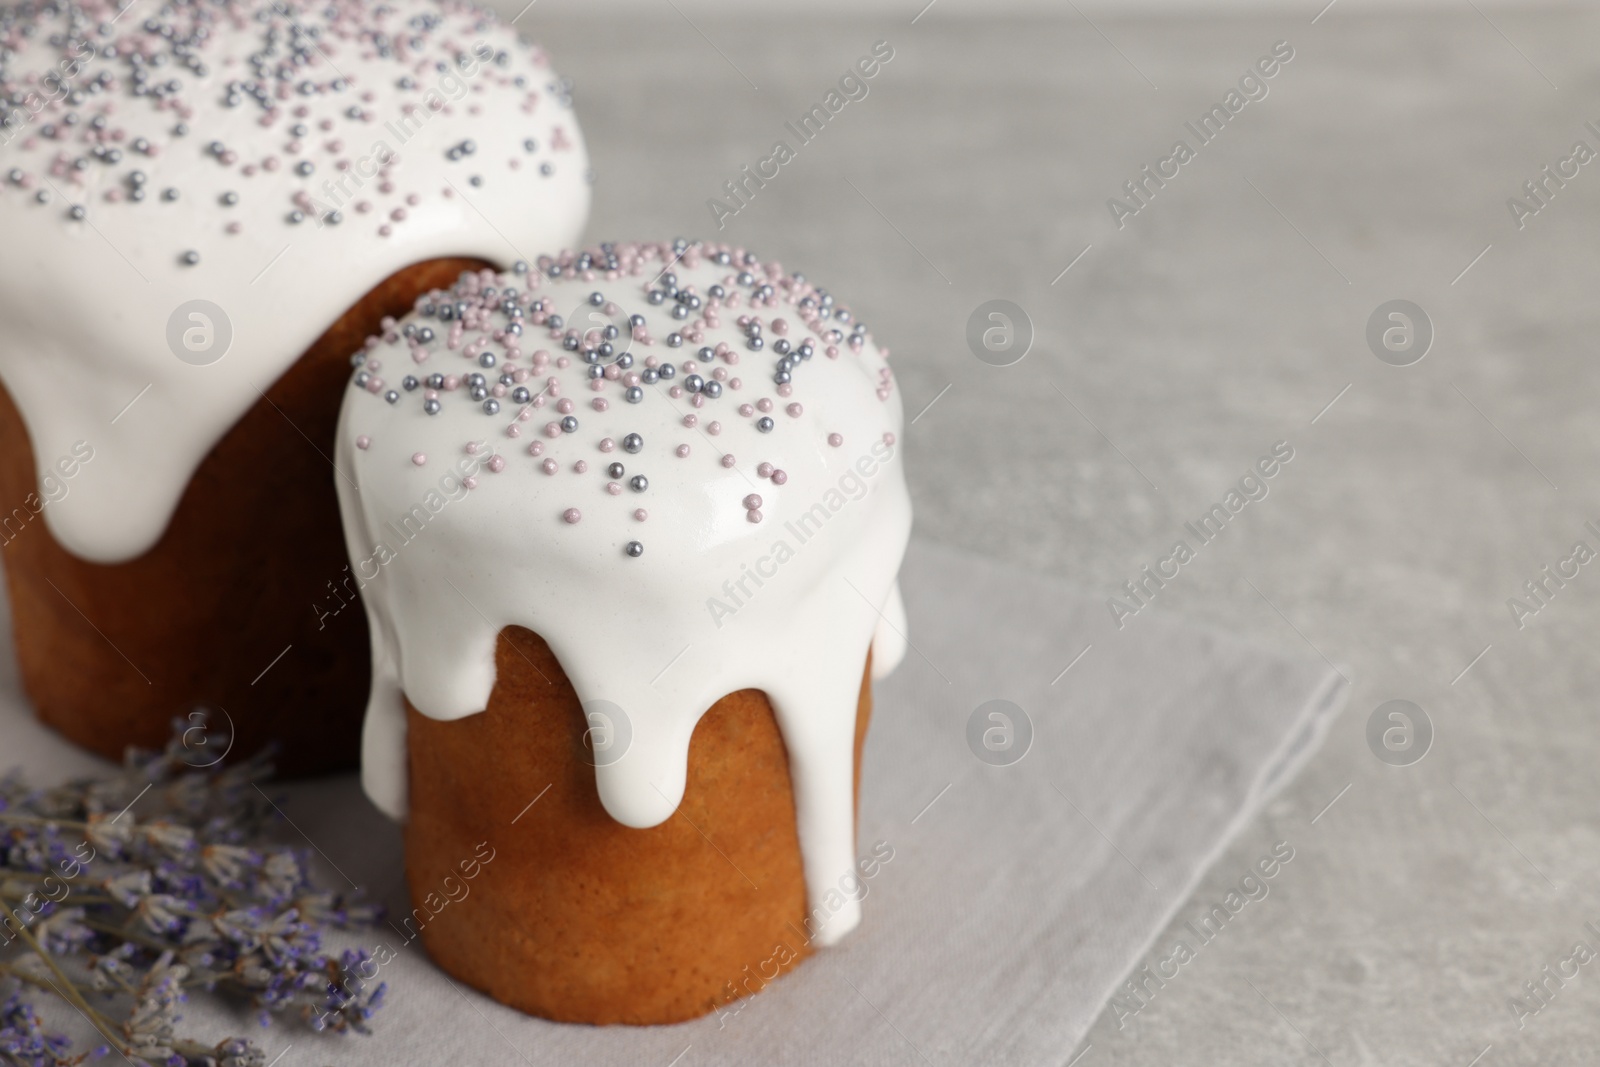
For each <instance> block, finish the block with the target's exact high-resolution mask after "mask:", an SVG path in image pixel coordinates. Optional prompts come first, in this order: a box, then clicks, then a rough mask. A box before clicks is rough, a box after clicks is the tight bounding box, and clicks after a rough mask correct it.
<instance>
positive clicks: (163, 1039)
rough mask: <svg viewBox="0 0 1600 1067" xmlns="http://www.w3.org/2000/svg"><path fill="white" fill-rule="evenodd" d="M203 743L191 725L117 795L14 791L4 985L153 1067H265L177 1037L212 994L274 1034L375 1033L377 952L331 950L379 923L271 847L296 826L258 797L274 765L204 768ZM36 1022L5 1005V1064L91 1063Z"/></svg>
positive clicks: (293, 853) (0, 909) (118, 781)
mask: <svg viewBox="0 0 1600 1067" xmlns="http://www.w3.org/2000/svg"><path fill="white" fill-rule="evenodd" d="M193 728H194V726H193V719H192V718H191V719H189V720H178V721H175V722H174V735H175V736H174V738H173V740H172V741H171V742H170V743H169V744H168V746H167V747H166V749H165V750H164V751H163V752H160V753H146V752H130V754H129V756H128V758H127V760H126V761H125V764H124V766H123V768H122V769H121V770H120V771H119V772H118V773H116V774H114V775H111V776H109V777H106V778H101V779H85V780H80V781H75V782H70V783H68V784H66V785H64V786H58V787H54V788H50V789H34V788H30V787H29V786H27V785H26V783H24V782H23V781H22V779H21V777H20V776H19V775H17V774H15V773H13V774H9V775H6V776H5V777H3V778H0V977H4V978H9V979H10V980H12V982H13V984H18V985H22V986H28V987H32V988H35V989H39V990H41V991H46V992H50V993H52V994H53V995H55V996H57V997H59V998H60V999H62V1000H64V1001H66V1002H67V1003H68V1004H70V1005H72V1007H73V1008H74V1009H76V1010H77V1012H78V1013H79V1014H81V1015H82V1016H83V1017H84V1018H85V1019H86V1020H87V1021H88V1022H89V1023H90V1024H91V1025H93V1026H94V1027H95V1028H96V1029H97V1030H98V1031H99V1032H100V1034H101V1036H102V1037H103V1038H104V1040H105V1041H106V1042H107V1047H106V1050H105V1051H109V1050H110V1049H115V1050H117V1051H118V1052H119V1053H121V1054H122V1055H123V1056H125V1057H127V1058H128V1059H129V1060H130V1061H131V1062H133V1063H135V1064H141V1065H143V1064H152V1065H153V1064H160V1065H163V1067H185V1065H193V1067H199V1065H202V1064H204V1065H207V1067H211V1065H217V1064H221V1065H225V1067H252V1065H255V1067H259V1065H260V1064H262V1063H264V1062H265V1057H264V1055H263V1054H262V1053H261V1051H260V1050H259V1049H258V1048H257V1047H256V1046H255V1045H253V1044H252V1043H251V1042H249V1041H247V1040H244V1039H239V1038H230V1039H228V1040H227V1041H224V1042H221V1043H219V1044H217V1045H204V1044H201V1043H199V1042H196V1041H192V1040H188V1039H186V1038H183V1037H181V1036H179V1035H178V1034H177V1031H176V1024H177V1023H178V1021H179V1018H180V1016H179V1015H178V1009H179V1007H180V1006H181V1005H182V1003H183V1002H184V1001H185V1000H186V999H187V997H188V995H189V992H190V991H191V990H193V989H196V988H199V989H203V990H207V991H224V992H229V993H232V994H234V995H236V996H238V995H242V996H243V997H244V998H245V999H246V1000H247V1001H248V1002H249V1003H250V1004H252V1005H253V1006H254V1007H255V1008H256V1009H257V1011H258V1013H259V1015H260V1018H261V1020H262V1022H263V1024H265V1023H266V1022H268V1021H269V1020H270V1018H271V1016H272V1015H274V1014H281V1013H284V1012H293V1013H296V1014H298V1015H299V1016H300V1017H301V1019H302V1020H303V1021H304V1022H306V1023H307V1024H308V1025H309V1026H311V1028H312V1029H314V1030H318V1031H321V1030H329V1029H331V1030H336V1031H346V1030H355V1031H357V1032H362V1033H366V1032H370V1031H369V1030H368V1023H369V1021H370V1019H371V1018H372V1015H373V1013H374V1012H376V1011H377V1009H378V1008H379V1007H380V1006H381V1004H382V1002H383V998H384V993H385V985H384V984H383V983H381V982H377V983H375V982H374V980H373V979H374V978H375V975H376V973H377V967H376V966H374V965H373V961H372V959H371V957H370V956H368V955H367V954H366V953H364V952H348V951H347V952H345V953H342V954H339V955H336V956H335V955H330V954H329V953H327V952H325V951H324V950H323V948H322V943H321V935H322V933H323V931H324V930H326V929H329V928H335V929H349V928H354V927H357V926H362V925H367V924H370V923H371V922H373V921H375V919H376V917H377V909H375V908H373V907H371V906H369V905H366V904H364V903H362V901H361V900H360V898H359V894H348V895H347V894H340V893H334V892H330V891H326V890H321V889H318V888H317V887H316V886H315V885H313V884H312V882H311V880H310V878H309V876H308V873H307V866H308V865H307V863H306V857H305V856H304V854H303V853H302V852H299V851H297V850H295V849H293V848H290V847H288V846H285V845H281V844H275V843H272V842H270V841H269V840H268V839H267V838H266V836H265V835H266V833H267V831H268V830H269V829H271V828H273V827H274V825H275V819H277V818H278V817H279V815H278V813H277V812H276V811H275V810H274V808H275V806H274V805H273V804H272V802H271V801H270V800H269V799H268V798H267V796H266V794H265V793H263V792H262V791H261V790H260V789H259V787H258V783H260V782H262V781H264V780H265V779H267V778H268V777H269V776H270V773H271V766H270V763H269V762H268V758H267V757H266V756H261V757H256V758H253V759H251V760H248V761H245V762H243V763H239V764H237V765H234V766H231V767H224V766H221V765H218V766H215V767H207V768H194V767H191V766H189V765H188V764H187V763H186V761H185V756H186V755H187V750H186V747H185V744H184V740H183V739H184V735H185V733H186V732H192V730H193ZM136 805H137V808H138V814H135V813H134V808H135V806H136ZM18 953H20V955H18ZM8 957H15V958H11V959H8ZM112 1005H120V1007H121V1008H122V1010H123V1014H122V1016H121V1018H120V1019H116V1020H114V1019H113V1018H112V1015H113V1014H114V1013H113V1012H112V1011H111V1010H110V1008H111V1006H112ZM36 1023H37V1015H36V1014H35V1013H33V1009H32V1006H31V1005H29V1004H27V1003H26V1001H24V1000H22V999H20V998H19V996H18V995H17V994H15V993H14V994H13V995H12V996H11V998H10V999H8V1000H6V1001H5V1002H4V1003H3V1004H0V1065H5V1067H12V1065H15V1067H22V1065H24V1064H25V1065H27V1067H66V1065H70V1064H76V1063H81V1062H82V1061H83V1059H84V1056H85V1054H73V1053H71V1052H70V1051H69V1048H70V1043H68V1042H67V1041H66V1039H65V1038H63V1037H61V1036H60V1035H53V1034H46V1033H44V1031H43V1030H42V1029H41V1028H40V1027H39V1026H38V1025H36Z"/></svg>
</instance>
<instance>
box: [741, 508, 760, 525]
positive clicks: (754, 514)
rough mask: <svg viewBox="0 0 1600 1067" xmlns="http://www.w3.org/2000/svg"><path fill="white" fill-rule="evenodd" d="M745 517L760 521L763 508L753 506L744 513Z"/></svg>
mask: <svg viewBox="0 0 1600 1067" xmlns="http://www.w3.org/2000/svg"><path fill="white" fill-rule="evenodd" d="M744 517H745V518H747V519H749V520H750V521H751V522H760V521H761V510H760V509H759V508H751V509H750V510H749V511H747V512H745V513H744Z"/></svg>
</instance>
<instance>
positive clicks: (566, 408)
mask: <svg viewBox="0 0 1600 1067" xmlns="http://www.w3.org/2000/svg"><path fill="white" fill-rule="evenodd" d="M556 410H557V411H559V412H561V414H563V415H571V414H572V401H571V400H568V399H567V398H566V397H562V398H561V399H560V400H558V401H556Z"/></svg>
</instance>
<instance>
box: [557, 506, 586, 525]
mask: <svg viewBox="0 0 1600 1067" xmlns="http://www.w3.org/2000/svg"><path fill="white" fill-rule="evenodd" d="M561 517H562V518H563V519H565V520H567V522H569V523H574V522H577V521H578V520H579V519H581V518H583V512H581V511H579V510H578V509H577V508H568V509H567V510H566V511H563V512H562V513H561Z"/></svg>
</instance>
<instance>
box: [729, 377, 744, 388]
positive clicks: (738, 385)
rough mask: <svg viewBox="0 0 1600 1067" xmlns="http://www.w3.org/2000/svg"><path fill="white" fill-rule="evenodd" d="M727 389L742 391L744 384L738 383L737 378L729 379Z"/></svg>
mask: <svg viewBox="0 0 1600 1067" xmlns="http://www.w3.org/2000/svg"><path fill="white" fill-rule="evenodd" d="M728 388H729V389H743V388H744V382H742V381H740V380H739V379H738V378H729V379H728Z"/></svg>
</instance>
